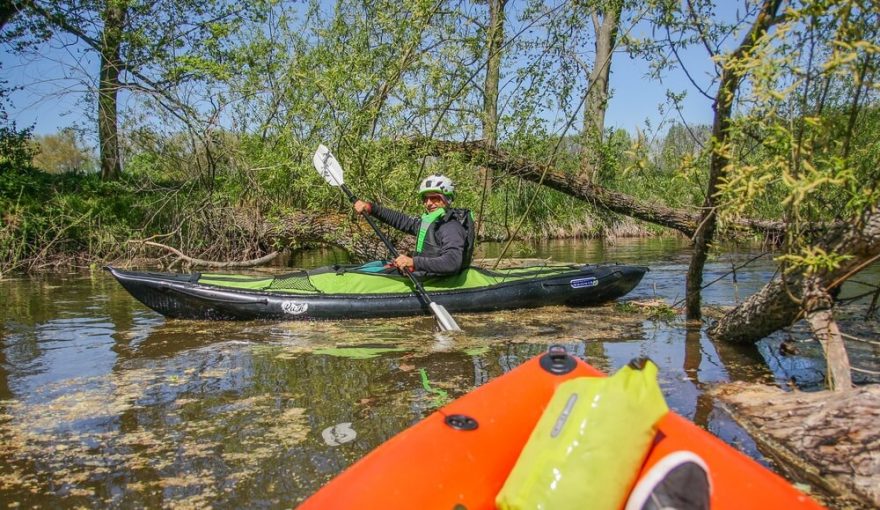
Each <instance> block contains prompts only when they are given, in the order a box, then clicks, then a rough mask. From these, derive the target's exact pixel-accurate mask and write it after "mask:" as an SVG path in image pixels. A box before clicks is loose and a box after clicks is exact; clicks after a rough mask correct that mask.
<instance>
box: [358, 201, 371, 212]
mask: <svg viewBox="0 0 880 510" xmlns="http://www.w3.org/2000/svg"><path fill="white" fill-rule="evenodd" d="M354 210H355V212H357V213H358V214H370V213H371V212H373V208H372V207H371V206H370V203H369V202H364V201H363V200H355V202H354Z"/></svg>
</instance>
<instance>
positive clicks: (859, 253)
mask: <svg viewBox="0 0 880 510" xmlns="http://www.w3.org/2000/svg"><path fill="white" fill-rule="evenodd" d="M814 246H816V247H819V248H822V249H823V250H825V251H826V252H827V253H832V252H834V253H839V254H848V255H851V256H852V258H850V259H848V260H845V261H843V262H841V263H840V265H839V266H838V267H837V268H836V269H834V270H830V271H822V272H819V273H817V274H815V275H813V276H814V277H815V278H816V279H817V282H818V285H820V286H821V287H822V288H824V289H825V290H827V291H828V290H832V289H834V288H836V287H838V286H839V285H840V284H841V283H843V281H844V280H845V279H847V278H849V277H850V276H852V275H853V274H854V273H856V272H857V271H859V270H861V269H862V268H864V267H865V266H867V265H868V264H870V263H871V262H873V261H875V260H877V259H878V256H880V209H878V208H877V207H876V206H875V207H874V208H873V209H871V210H869V211H867V212H866V213H865V214H864V215H863V216H862V217H861V218H860V219H859V220H858V221H856V222H855V224H853V225H850V226H849V228H846V229H843V228H836V229H833V230H832V231H830V232H829V233H827V234H826V235H825V236H823V237H822V238H821V239H820V240H819V241H818V242H817V243H815V244H814ZM806 281H807V280H806V276H805V275H804V274H802V273H800V272H792V273H790V274H787V275H782V276H777V277H776V278H774V279H773V280H772V281H771V282H770V283H768V284H767V285H765V286H764V288H762V289H761V290H760V291H758V292H756V293H755V294H753V295H752V296H750V297H749V298H748V299H746V300H745V301H744V302H743V303H742V304H740V305H739V306H737V307H736V308H734V309H733V310H731V311H730V312H728V313H727V314H725V315H724V317H722V318H721V319H719V320H718V322H716V323H715V324H714V325H713V326H712V327H711V328H709V331H708V332H709V336H711V337H712V338H714V339H716V340H721V341H725V342H751V343H754V342H757V341H758V340H760V339H762V338H764V337H766V336H767V335H769V334H770V333H773V332H774V331H776V330H778V329H780V328H784V327H787V326H789V325H791V324H792V323H794V322H795V321H796V320H797V319H798V318H800V316H801V314H802V310H803V307H802V304H803V296H804V290H805V289H804V287H805V284H806Z"/></svg>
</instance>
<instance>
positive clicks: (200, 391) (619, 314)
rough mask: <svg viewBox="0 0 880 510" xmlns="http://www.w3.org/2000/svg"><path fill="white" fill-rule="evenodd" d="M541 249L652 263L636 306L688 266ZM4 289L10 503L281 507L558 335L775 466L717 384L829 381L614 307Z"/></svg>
mask: <svg viewBox="0 0 880 510" xmlns="http://www.w3.org/2000/svg"><path fill="white" fill-rule="evenodd" d="M489 248H490V249H488V250H487V252H491V249H492V247H489ZM529 255H530V256H540V257H551V258H552V259H554V260H557V261H579V262H587V261H599V260H606V261H619V262H638V263H641V264H647V265H649V266H651V268H652V270H651V272H649V273H648V275H647V276H646V278H645V280H644V281H643V283H642V284H641V285H640V286H639V287H638V288H637V289H636V290H635V291H634V292H633V293H632V295H631V296H628V299H629V298H631V299H663V300H665V301H667V302H668V303H673V302H674V301H676V300H677V299H679V297H680V294H681V293H682V292H683V278H684V277H683V275H684V272H685V268H686V264H687V256H688V255H687V253H686V252H685V251H684V245H683V243H681V242H680V241H678V240H634V241H621V242H618V243H616V244H614V245H602V244H601V243H573V242H568V243H550V244H547V245H541V246H537V247H535V248H534V253H531V254H529ZM751 255H752V254H751V253H742V254H740V253H729V254H725V255H723V256H722V257H720V258H719V260H718V261H717V262H716V263H714V264H710V266H709V268H708V272H709V273H713V274H715V275H717V276H722V275H723V274H724V273H725V272H726V271H728V268H729V267H730V265H731V261H734V263H735V262H736V261H737V260H746V259H747V258H748V257H750V256H751ZM486 256H491V253H487V255H486ZM772 271H773V267H772V264H771V263H770V261H769V260H768V259H766V258H765V259H763V260H762V261H761V262H760V263H759V264H755V265H752V266H749V267H748V268H745V269H743V270H741V271H740V273H739V274H738V275H737V280H736V284H733V283H732V278H728V279H727V280H722V283H721V284H719V285H718V286H717V287H713V288H711V289H710V290H709V291H708V292H707V294H706V295H707V301H708V302H710V303H711V304H717V305H729V304H733V303H734V302H735V301H736V300H737V299H739V296H747V295H748V294H750V293H751V292H753V291H754V290H756V289H757V288H759V287H760V285H761V284H762V283H763V282H764V281H766V278H768V277H769V276H770V275H772ZM712 278H714V277H713V276H711V275H707V281H708V280H711V279H712ZM0 297H2V298H3V302H4V309H3V312H2V314H3V315H2V316H0V505H4V506H8V505H10V504H18V505H21V506H24V507H32V506H47V507H72V506H89V507H103V506H125V507H159V506H184V507H186V506H196V507H203V506H213V507H221V508H233V507H248V508H254V507H261V508H281V507H284V508H289V507H290V506H292V505H294V504H296V503H297V502H299V501H302V500H303V499H304V498H305V497H307V496H308V495H309V494H311V493H312V492H314V491H315V490H316V489H318V488H319V487H320V486H321V485H322V484H323V483H325V482H326V481H327V480H329V479H330V478H331V477H333V476H334V475H336V474H338V473H339V472H340V471H341V470H342V469H344V468H345V467H346V466H348V465H350V464H351V463H352V462H354V461H356V460H357V459H358V458H360V457H362V456H363V455H364V454H366V453H367V452H368V451H370V450H371V449H373V448H375V447H376V446H377V445H379V444H380V443H382V442H383V441H385V440H387V439H388V438H390V437H392V436H393V435H394V434H396V433H398V432H400V431H401V430H403V429H404V428H406V427H408V426H410V425H412V424H413V423H415V422H417V421H418V420H420V419H421V418H423V417H425V416H427V415H428V414H430V413H431V412H432V411H433V410H434V409H436V408H437V407H439V406H441V405H443V404H444V403H445V402H448V401H449V400H450V399H454V398H456V397H458V396H461V395H463V394H464V393H466V392H467V391H469V390H471V389H473V388H474V387H477V386H480V385H482V384H484V383H485V382H487V381H489V380H491V379H492V378H495V377H498V376H499V375H501V374H503V373H505V372H508V371H510V370H511V369H513V368H515V367H516V366H518V365H520V364H521V363H523V362H524V361H526V360H527V359H529V358H531V357H533V356H535V355H538V354H540V353H542V352H543V351H545V350H546V348H547V346H548V345H550V344H556V343H561V344H563V345H565V346H566V347H567V349H568V350H569V352H572V353H574V354H575V355H577V356H579V357H581V358H583V359H585V360H586V361H587V362H589V363H591V364H593V365H594V366H596V367H598V368H600V369H602V370H605V371H608V372H611V371H614V370H616V369H618V368H619V367H621V366H623V365H624V364H625V363H627V362H628V361H629V360H630V359H632V358H634V357H637V356H648V357H650V358H652V359H653V360H654V361H655V362H656V363H657V364H658V366H659V367H660V383H661V387H662V389H663V392H664V395H665V396H666V397H667V400H668V403H669V405H670V407H672V408H673V409H674V410H676V411H677V412H679V413H680V414H682V415H684V416H686V417H688V418H689V419H692V420H693V421H695V422H696V423H697V424H698V425H700V426H701V427H704V428H706V429H708V430H710V431H712V432H713V433H715V434H716V435H718V436H720V437H721V438H722V439H724V440H725V441H727V442H728V443H730V444H733V445H734V446H736V447H737V448H739V449H740V450H742V451H744V452H746V453H747V454H748V455H750V456H752V457H753V458H756V459H758V460H759V461H761V462H763V463H765V464H767V465H771V464H770V463H769V462H768V461H767V460H765V459H764V457H763V456H762V455H761V453H760V451H759V450H758V449H757V448H756V447H755V445H754V442H753V441H752V440H751V438H750V437H748V435H747V434H745V433H744V432H743V431H742V430H741V429H740V428H739V427H737V426H736V425H735V424H734V423H733V422H732V421H731V420H730V418H729V417H727V416H726V415H725V414H724V413H723V412H721V411H720V410H719V409H718V408H717V407H716V405H715V403H714V402H713V401H712V399H711V397H709V396H708V394H707V393H706V391H705V390H706V388H707V387H709V386H711V385H713V384H717V383H721V382H726V381H732V380H742V381H757V382H762V383H767V384H777V385H781V386H785V385H787V384H789V382H790V381H791V379H792V378H794V380H795V382H796V383H798V384H801V383H804V384H805V385H807V386H810V385H815V384H816V377H819V379H818V380H819V382H821V374H822V373H823V371H824V365H823V364H822V362H821V355H820V353H819V354H818V355H817V353H816V351H815V349H814V347H813V346H812V344H811V343H810V342H807V341H799V342H798V346H799V347H800V350H801V351H800V352H799V353H798V354H796V355H795V356H781V355H779V354H778V352H779V351H778V346H777V345H775V344H774V342H779V341H781V340H779V339H776V338H771V339H769V340H767V341H765V342H762V344H761V345H759V346H758V348H755V347H754V346H748V347H732V346H725V345H716V344H715V343H713V342H712V341H710V340H709V339H708V338H707V337H706V335H705V333H704V332H703V331H702V330H701V329H699V328H696V329H685V328H684V327H682V325H681V324H679V323H678V321H677V320H673V321H672V322H663V321H656V320H651V319H649V318H647V317H646V316H645V315H644V314H643V313H624V312H623V311H621V309H620V308H619V307H616V306H615V305H613V304H611V305H607V306H601V307H597V308H589V309H570V308H563V307H548V308H542V309H537V310H527V311H523V310H519V311H509V312H499V313H493V314H461V315H459V316H457V317H456V319H457V320H458V322H459V324H460V325H461V326H462V328H463V329H464V330H465V331H466V334H465V335H462V336H457V337H449V336H444V335H442V334H438V333H433V332H432V327H433V319H431V318H430V317H419V318H406V319H394V320H360V321H357V320H356V321H339V322H320V323H318V322H302V323H297V322H276V323H272V322H240V323H233V322H196V321H173V320H165V319H163V318H162V317H160V316H158V315H156V314H154V313H152V312H151V311H149V310H147V309H145V308H144V307H143V306H141V305H140V304H139V303H137V302H136V301H134V300H133V299H132V298H131V297H130V296H129V295H128V294H127V293H125V291H124V290H123V289H122V288H121V287H120V286H119V285H117V284H116V283H115V282H114V281H113V280H112V279H111V278H109V277H107V276H105V275H104V274H103V273H95V274H92V275H80V274H76V275H50V276H43V277H35V278H27V279H14V280H4V281H0ZM786 334H789V333H786ZM791 334H792V335H795V336H798V335H800V333H798V332H797V331H795V332H794V333H791ZM799 338H801V339H803V335H800V337H799ZM873 355H874V357H876V352H875V353H873ZM817 374H818V375H817ZM512 398H515V396H512ZM336 426H340V427H344V429H345V430H346V431H349V430H350V431H352V432H351V433H350V434H349V435H348V436H347V437H352V438H353V439H352V440H351V441H349V442H345V443H342V444H338V443H339V441H335V440H334V439H333V437H334V436H333V435H332V434H328V432H327V431H328V430H330V431H333V430H336V429H334V427H336ZM328 438H329V439H328ZM771 467H772V465H771Z"/></svg>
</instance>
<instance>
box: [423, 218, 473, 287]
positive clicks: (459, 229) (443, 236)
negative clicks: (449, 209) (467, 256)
mask: <svg viewBox="0 0 880 510" xmlns="http://www.w3.org/2000/svg"><path fill="white" fill-rule="evenodd" d="M466 238H467V233H466V232H465V231H464V227H463V226H462V225H461V223H459V222H458V221H455V220H451V221H447V222H445V223H442V224H440V225H439V226H438V227H437V242H439V243H440V255H438V256H436V257H413V264H414V265H415V270H416V271H424V272H426V273H431V274H455V273H458V272H459V271H460V270H461V262H462V260H463V258H464V245H465V243H466V242H467V239H466Z"/></svg>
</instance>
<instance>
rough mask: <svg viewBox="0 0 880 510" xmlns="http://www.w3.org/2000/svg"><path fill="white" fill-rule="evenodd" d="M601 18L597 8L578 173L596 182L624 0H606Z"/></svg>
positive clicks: (594, 19)
mask: <svg viewBox="0 0 880 510" xmlns="http://www.w3.org/2000/svg"><path fill="white" fill-rule="evenodd" d="M608 4H609V5H607V6H606V9H605V12H603V13H602V14H603V16H602V21H601V22H600V21H599V15H600V13H599V12H598V11H599V10H600V9H597V10H596V11H594V12H593V28H594V31H595V33H596V60H595V61H594V62H593V69H592V70H591V71H590V76H589V77H588V80H589V81H588V82H587V87H588V88H587V98H586V105H585V106H584V132H583V134H582V135H581V139H582V144H583V150H582V152H581V161H580V164H581V171H580V174H581V177H582V178H584V179H586V180H587V181H589V182H596V172H598V170H599V168H600V167H601V165H602V152H601V150H600V149H601V145H602V142H603V137H604V133H605V112H606V110H607V108H608V77H609V76H610V74H611V56H612V52H613V50H614V44H615V41H616V39H617V27H618V25H619V23H620V12H621V10H622V9H623V2H620V1H617V0H611V1H610V2H608Z"/></svg>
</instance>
